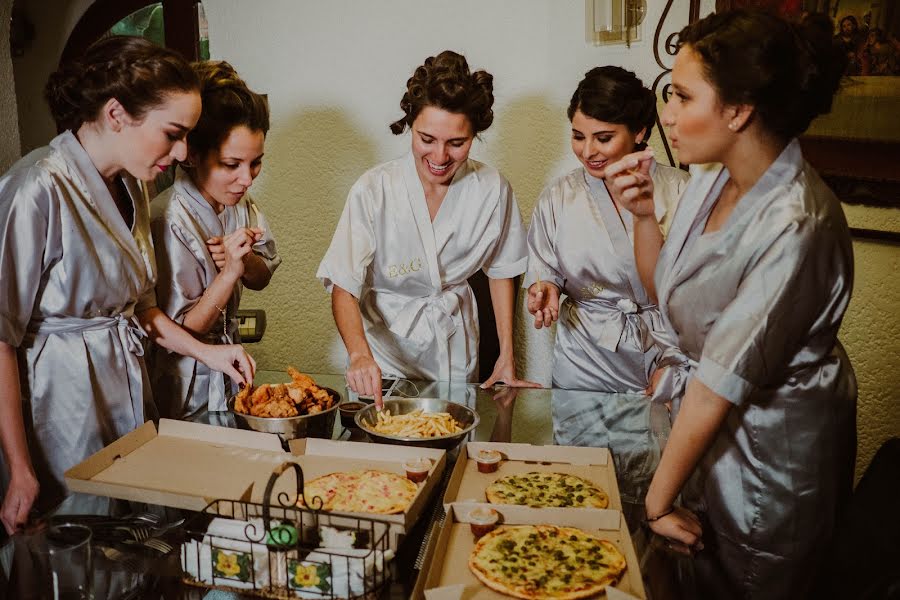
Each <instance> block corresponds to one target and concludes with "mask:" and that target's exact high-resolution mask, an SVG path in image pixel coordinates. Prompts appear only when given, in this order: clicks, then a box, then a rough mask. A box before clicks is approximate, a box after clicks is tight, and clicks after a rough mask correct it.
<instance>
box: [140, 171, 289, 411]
mask: <svg viewBox="0 0 900 600" xmlns="http://www.w3.org/2000/svg"><path fill="white" fill-rule="evenodd" d="M255 205H256V204H255V203H254V202H253V199H252V198H250V195H249V194H247V195H245V196H244V197H243V198H242V199H241V201H240V202H239V203H238V204H236V205H235V206H226V207H225V209H224V210H223V211H222V213H220V214H216V212H215V210H213V208H212V206H210V204H209V202H207V201H206V200H205V199H204V198H203V195H202V194H201V193H200V190H198V189H197V186H196V185H194V182H193V181H192V180H191V178H190V176H189V175H188V174H187V173H186V172H185V171H183V170H182V169H181V168H180V167H179V168H178V169H177V170H176V175H175V183H174V184H173V185H172V187H170V188H168V189H167V190H165V191H164V192H162V193H161V194H160V195H159V196H157V197H156V198H155V199H154V200H153V202H152V204H151V208H152V221H151V227H152V230H153V241H154V244H155V247H156V264H157V268H158V273H159V275H158V277H157V280H156V301H157V304H158V306H159V308H160V310H162V311H163V312H165V313H166V314H167V315H169V317H170V318H171V319H172V320H173V321H175V322H176V323H179V324H183V323H184V317H185V315H187V313H188V312H190V310H191V309H192V308H193V307H194V306H195V305H196V304H197V302H199V301H200V298H201V297H202V296H203V293H204V292H205V291H206V289H207V288H208V287H209V286H210V285H212V282H213V279H215V277H216V275H217V274H218V272H219V271H218V269H217V268H216V263H215V262H214V261H213V258H212V256H211V255H210V253H209V250H208V249H207V247H206V240H208V239H210V238H212V237H215V236H227V235H229V234H231V233H234V232H235V231H236V230H237V229H238V228H241V227H259V228H261V229H264V230H265V234H264V235H263V238H262V239H261V240H260V241H258V242H257V243H256V244H254V246H253V252H254V253H256V255H257V256H259V257H260V258H261V259H262V260H263V262H265V264H266V266H267V267H268V268H269V271H272V272H274V271H275V269H276V268H277V267H278V265H279V264H281V257H279V256H278V253H277V251H276V249H275V239H274V238H273V237H272V231H271V228H270V227H269V224H268V222H267V221H266V218H265V216H263V214H262V213H261V212H259V209H258V208H256V209H255V210H254V209H253V208H252V207H253V206H255ZM242 290H243V285H241V283H240V282H239V283H238V284H237V285H235V286H234V290H233V291H232V293H231V298H230V299H229V301H228V303H227V304H226V305H225V306H224V307H223V308H224V309H225V313H226V317H225V319H224V320H219V321H217V322H216V324H215V325H214V326H213V328H212V330H210V332H209V333H208V334H207V335H206V337H205V339H204V341H205V342H207V343H210V344H229V343H240V338H239V336H238V319H237V310H238V306H239V305H240V302H241V291H242ZM225 321H227V324H228V329H227V331H226V330H225V326H224V325H225ZM148 363H149V368H150V382H151V384H152V386H153V397H154V399H155V400H156V405H157V407H158V409H159V413H160V416H163V417H168V418H173V419H180V418H185V417H189V416H190V415H193V414H195V413H196V412H198V411H200V410H204V409H208V410H210V411H223V410H225V408H226V407H225V400H226V398H227V396H228V395H229V394H230V393H231V391H232V390H231V380H230V379H229V378H228V377H227V376H226V375H224V374H222V373H220V372H218V371H211V370H210V368H209V367H207V366H206V365H204V364H203V363H201V362H199V361H197V360H196V359H193V358H191V357H189V356H182V355H180V354H175V353H173V352H170V351H168V350H166V349H165V348H162V347H160V346H156V345H154V346H153V347H152V350H151V353H150V360H149V361H148Z"/></svg>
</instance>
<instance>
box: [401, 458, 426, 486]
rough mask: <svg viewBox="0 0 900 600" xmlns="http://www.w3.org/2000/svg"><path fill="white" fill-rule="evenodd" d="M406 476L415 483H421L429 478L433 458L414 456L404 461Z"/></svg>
mask: <svg viewBox="0 0 900 600" xmlns="http://www.w3.org/2000/svg"><path fill="white" fill-rule="evenodd" d="M403 469H404V470H405V471H406V478H407V479H409V480H410V481H412V482H413V483H421V482H423V481H425V480H426V479H428V472H429V471H430V470H431V460H430V459H428V458H413V459H411V460H408V461H406V462H405V463H403Z"/></svg>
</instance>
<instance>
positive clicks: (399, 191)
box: [316, 153, 527, 381]
mask: <svg viewBox="0 0 900 600" xmlns="http://www.w3.org/2000/svg"><path fill="white" fill-rule="evenodd" d="M413 160H414V159H413V155H412V154H411V153H410V154H407V155H406V156H405V157H403V158H400V159H397V160H393V161H390V162H387V163H384V164H382V165H380V166H378V167H375V168H374V169H371V170H370V171H368V172H367V173H365V174H364V175H363V176H362V177H361V178H360V179H359V181H357V182H356V184H355V185H354V186H353V188H352V189H351V190H350V194H349V197H348V198H347V203H346V205H345V206H344V212H343V214H342V215H341V219H340V221H339V222H338V226H337V229H336V230H335V233H334V238H333V239H332V241H331V246H330V247H329V248H328V251H327V252H326V254H325V257H324V258H323V259H322V263H321V264H320V265H319V270H318V272H317V274H316V276H317V277H319V278H320V279H321V280H322V282H323V284H324V285H325V287H326V289H327V290H328V291H329V292H330V291H331V289H332V286H334V285H337V286H339V287H341V288H343V289H344V290H346V291H347V292H349V293H351V294H353V296H355V297H356V298H358V299H359V306H360V311H361V313H362V318H363V324H364V327H365V331H366V339H367V340H368V343H369V346H370V347H371V349H372V353H373V355H374V357H375V361H376V362H377V363H378V366H379V367H381V370H382V372H383V373H384V374H385V375H392V376H398V377H406V378H414V379H416V378H417V379H424V380H430V381H448V380H454V381H459V380H465V381H473V380H474V378H475V377H476V375H477V367H478V313H477V311H476V304H475V296H474V294H473V293H472V289H471V288H470V287H469V284H468V283H467V281H466V280H467V279H468V278H469V277H470V276H472V275H473V274H474V273H475V272H477V271H478V270H479V269H481V270H483V271H484V273H485V274H486V275H487V276H488V277H490V278H494V279H504V278H510V277H516V276H517V275H521V274H522V273H523V272H524V271H525V264H526V261H527V251H526V246H525V230H524V228H523V226H522V218H521V215H520V214H519V207H518V205H517V204H516V199H515V196H514V195H513V191H512V188H511V187H510V185H509V183H508V182H507V181H506V179H505V178H504V177H503V176H502V175H501V174H500V173H499V172H498V171H497V170H496V169H494V168H492V167H489V166H487V165H485V164H482V163H480V162H478V161H475V160H472V159H469V160H468V161H467V162H466V163H465V164H463V165H461V166H460V168H459V170H458V171H457V172H456V174H455V175H454V177H453V181H452V183H451V185H450V189H448V190H447V195H446V196H445V197H444V201H443V203H442V204H441V208H440V210H439V211H438V213H437V215H436V216H435V219H434V222H433V223H432V221H431V219H430V216H429V214H428V206H427V205H426V203H425V192H424V190H423V188H422V183H421V181H420V180H419V176H418V174H417V173H416V167H415V164H414V162H413Z"/></svg>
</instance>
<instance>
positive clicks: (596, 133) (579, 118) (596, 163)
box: [572, 110, 644, 179]
mask: <svg viewBox="0 0 900 600" xmlns="http://www.w3.org/2000/svg"><path fill="white" fill-rule="evenodd" d="M643 137H644V130H643V129H641V130H640V131H639V132H637V133H632V131H631V130H630V129H629V128H628V126H627V125H623V124H622V123H607V122H606V121H598V120H597V119H594V118H591V117H589V116H587V115H585V114H584V113H582V112H581V111H580V110H576V111H575V114H574V115H572V152H574V153H575V156H577V157H578V160H580V161H581V164H583V165H584V168H585V170H587V172H588V173H590V174H591V175H592V176H593V177H596V178H598V179H603V178H604V177H605V176H606V165H608V164H611V163H614V162H616V161H617V160H619V159H620V158H622V157H623V156H625V155H626V154H628V153H630V152H633V151H634V147H635V146H636V145H637V144H639V143H640V141H641V139H643Z"/></svg>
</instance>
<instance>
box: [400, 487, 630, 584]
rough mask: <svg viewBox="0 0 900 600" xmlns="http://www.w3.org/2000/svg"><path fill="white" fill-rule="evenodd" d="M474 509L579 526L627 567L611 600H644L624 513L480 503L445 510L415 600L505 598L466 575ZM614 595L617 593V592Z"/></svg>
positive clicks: (516, 521) (521, 521)
mask: <svg viewBox="0 0 900 600" xmlns="http://www.w3.org/2000/svg"><path fill="white" fill-rule="evenodd" d="M478 507H488V508H493V509H494V510H496V511H497V512H499V513H500V515H501V519H502V522H503V523H505V524H509V525H537V524H547V525H557V526H569V527H578V528H580V529H584V530H585V531H590V532H592V533H595V534H597V535H598V536H599V537H601V538H603V539H606V540H608V541H610V542H612V543H613V544H615V546H616V547H617V548H618V549H619V551H620V552H622V554H623V555H624V556H625V561H626V563H627V565H628V567H627V569H626V571H625V573H624V574H623V576H622V578H621V579H620V580H619V582H618V584H617V585H616V586H615V591H612V589H613V588H609V590H608V592H607V598H610V599H612V600H623V599H628V600H645V599H646V597H647V595H646V591H645V590H644V583H643V581H642V579H641V573H640V569H639V567H638V559H637V555H636V554H635V552H634V546H633V545H632V543H631V537H630V536H629V535H628V528H627V527H626V524H625V519H624V517H623V516H622V513H620V512H619V511H615V510H599V509H592V508H540V509H537V508H529V507H525V506H498V505H493V504H481V503H455V504H453V505H452V506H450V507H449V509H448V511H447V516H446V518H445V519H444V523H443V525H442V526H441V528H440V529H439V530H438V531H437V532H435V534H434V535H432V537H431V539H430V540H429V543H428V548H427V549H426V553H425V560H424V562H423V566H422V570H421V571H420V572H419V577H418V579H417V580H416V586H415V588H414V589H413V594H412V597H413V598H414V600H422V599H427V600H464V599H465V600H504V599H506V598H508V596H504V595H503V594H500V593H498V592H495V591H494V590H492V589H490V588H488V587H487V586H485V585H484V584H482V583H481V582H480V581H479V580H478V579H477V578H476V577H475V576H474V575H473V574H472V572H471V571H470V570H469V567H468V560H469V555H470V554H471V552H472V549H473V548H474V546H475V538H474V536H473V535H472V532H471V530H470V528H469V525H468V523H467V522H466V521H467V515H468V514H469V512H470V511H471V510H472V509H474V508H478ZM617 592H618V593H617Z"/></svg>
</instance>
